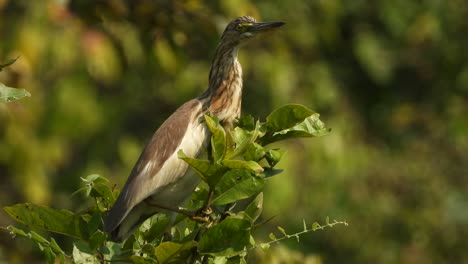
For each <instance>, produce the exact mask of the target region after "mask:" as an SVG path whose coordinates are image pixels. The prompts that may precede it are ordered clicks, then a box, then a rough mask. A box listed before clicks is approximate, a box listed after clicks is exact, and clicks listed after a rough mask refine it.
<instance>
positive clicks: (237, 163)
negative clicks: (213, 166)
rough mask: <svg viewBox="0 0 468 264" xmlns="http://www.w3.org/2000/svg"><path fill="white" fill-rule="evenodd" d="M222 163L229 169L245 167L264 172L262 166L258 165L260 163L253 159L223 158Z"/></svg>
mask: <svg viewBox="0 0 468 264" xmlns="http://www.w3.org/2000/svg"><path fill="white" fill-rule="evenodd" d="M221 164H222V165H224V166H226V167H228V168H229V169H245V170H250V171H254V172H263V168H262V166H260V165H258V163H257V162H255V161H253V160H249V161H245V160H223V161H222V162H221Z"/></svg>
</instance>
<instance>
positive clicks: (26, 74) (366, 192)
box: [0, 0, 468, 263]
mask: <svg viewBox="0 0 468 264" xmlns="http://www.w3.org/2000/svg"><path fill="white" fill-rule="evenodd" d="M241 15H252V16H254V17H256V18H257V19H258V20H281V21H286V22H287V25H286V26H285V27H283V28H281V30H278V31H277V32H275V33H274V34H270V35H268V36H265V37H264V38H263V39H257V40H255V41H253V42H252V43H250V44H249V45H247V46H245V47H244V48H243V49H242V51H241V52H240V61H241V63H242V65H243V67H244V97H243V112H244V113H249V114H252V115H253V116H255V117H260V118H264V117H265V115H266V114H268V113H269V112H271V111H272V110H273V109H274V108H276V107H278V106H280V105H282V104H285V103H301V104H304V105H306V106H308V107H310V108H312V109H314V110H315V111H317V112H319V113H320V114H321V118H322V120H323V121H324V122H325V123H326V124H327V126H329V127H331V128H332V129H333V130H332V133H331V134H330V135H328V136H325V137H322V138H318V139H311V140H298V141H289V142H288V143H287V144H285V145H282V146H281V147H283V148H285V149H287V150H288V153H287V154H286V156H285V158H284V160H283V161H282V162H281V163H280V164H279V165H278V167H280V168H284V169H285V173H284V174H282V175H279V176H278V177H274V178H273V179H271V180H270V181H269V182H268V183H267V185H268V187H267V190H266V193H265V199H266V200H265V210H264V216H265V218H268V217H270V216H274V215H276V217H275V218H274V220H273V221H271V222H270V223H269V224H268V225H267V226H266V227H264V228H263V229H262V231H260V232H259V233H258V237H264V238H265V239H267V238H266V237H267V234H268V233H269V232H271V231H273V230H275V229H276V228H275V227H276V225H281V226H283V227H284V228H285V229H286V230H287V231H289V232H293V231H295V230H300V229H301V228H302V219H305V220H306V221H307V222H308V223H312V222H313V221H320V222H322V223H323V222H324V219H325V217H326V216H329V217H330V218H331V219H337V220H346V221H347V222H348V223H349V224H350V225H349V226H348V227H344V226H337V227H335V228H332V229H327V230H325V231H318V232H314V233H312V234H307V235H306V236H304V237H301V242H300V243H297V242H296V241H295V240H290V241H288V242H285V243H282V244H281V245H279V246H275V247H273V248H272V249H271V250H270V251H269V252H267V253H261V252H259V253H258V256H257V257H256V259H254V260H252V261H253V262H257V261H258V262H260V261H263V263H468V250H467V249H468V244H467V238H468V154H467V153H468V137H467V134H468V100H467V99H468V52H467V50H466V49H467V47H468V20H467V17H468V4H467V3H466V1H464V0H450V1H438V0H421V1H407V0H394V1H373V0H355V1H345V0H312V1H299V0H289V1H279V0H276V1H251V0H241V1H239V0H227V1H219V2H216V1H210V2H209V3H205V2H203V1H200V0H186V1H168V0H167V1H151V0H138V1H130V0H128V1H125V0H107V1H105V0H100V1H93V0H79V1H67V0H42V1H29V0H0V62H5V61H7V60H8V59H12V58H16V57H17V56H20V57H19V59H18V61H17V62H16V63H15V64H14V65H12V66H11V67H9V68H7V69H5V70H3V71H2V72H0V82H2V83H4V84H6V85H8V86H11V87H21V88H26V89H27V90H28V91H30V92H31V94H32V97H29V98H26V99H24V100H20V101H17V102H14V103H9V104H3V103H0V205H1V206H2V207H3V206H6V205H11V204H14V203H20V202H26V201H30V202H34V203H38V204H44V205H50V206H54V207H56V208H66V209H70V210H76V209H79V208H81V207H80V204H82V198H81V197H79V196H71V194H72V193H73V192H74V191H75V190H76V189H78V188H79V186H80V177H84V176H86V175H88V174H91V173H99V174H101V175H103V176H105V177H108V178H110V179H111V180H112V183H115V184H117V186H119V187H121V186H122V184H123V182H124V180H125V179H126V177H127V176H128V174H129V172H130V170H131V168H132V166H133V165H134V162H135V161H136V159H137V157H138V155H139V153H140V151H141V149H142V147H143V146H144V144H145V142H146V140H148V139H149V137H150V136H151V135H152V133H153V132H154V131H155V129H156V128H157V127H158V126H159V125H160V124H161V123H162V121H163V120H164V119H165V118H166V117H167V116H168V115H169V114H170V113H172V111H174V110H175V109H176V108H177V107H178V106H179V105H181V104H182V103H183V102H185V101H187V100H188V99H190V98H192V97H195V96H197V95H199V94H201V93H202V92H203V91H204V90H205V88H206V86H207V79H208V70H209V67H210V60H211V57H212V55H213V53H214V50H215V48H216V45H217V43H218V40H219V36H220V34H221V33H222V31H223V29H224V27H225V26H226V24H227V23H228V22H229V21H230V20H231V19H233V18H235V17H238V16H241ZM9 224H12V220H11V219H9V217H8V216H7V215H6V214H5V213H4V212H3V211H1V212H0V226H4V227H5V226H7V225H9ZM59 239H62V240H61V241H62V242H63V243H67V242H66V241H63V238H60V237H59ZM41 259H42V255H41V252H40V251H39V250H38V249H37V246H35V245H34V244H30V243H28V241H26V240H25V239H15V240H12V239H11V237H10V236H9V234H8V233H7V232H5V231H3V230H2V231H1V233H0V262H4V263H25V262H26V261H28V263H31V262H33V261H35V262H39V263H40V262H42V261H41Z"/></svg>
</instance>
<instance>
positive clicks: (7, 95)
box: [0, 83, 31, 102]
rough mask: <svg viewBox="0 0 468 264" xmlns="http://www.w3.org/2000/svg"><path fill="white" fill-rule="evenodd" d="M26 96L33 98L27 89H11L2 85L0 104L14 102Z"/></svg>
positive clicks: (0, 88)
mask: <svg viewBox="0 0 468 264" xmlns="http://www.w3.org/2000/svg"><path fill="white" fill-rule="evenodd" d="M26 96H31V94H30V93H29V92H28V91H26V90H25V89H17V88H11V87H8V86H6V85H4V84H3V83H0V102H2V101H3V102H12V101H16V100H19V99H21V98H23V97H26Z"/></svg>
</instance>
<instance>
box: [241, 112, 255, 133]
mask: <svg viewBox="0 0 468 264" xmlns="http://www.w3.org/2000/svg"><path fill="white" fill-rule="evenodd" d="M236 126H237V127H240V128H243V129H246V130H254V129H255V119H254V118H253V116H251V115H245V116H241V117H240V118H239V119H238V120H237V121H236Z"/></svg>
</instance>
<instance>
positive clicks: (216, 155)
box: [205, 115, 226, 163]
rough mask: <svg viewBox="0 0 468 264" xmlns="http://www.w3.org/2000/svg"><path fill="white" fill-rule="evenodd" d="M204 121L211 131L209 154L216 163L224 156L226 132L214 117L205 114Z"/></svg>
mask: <svg viewBox="0 0 468 264" xmlns="http://www.w3.org/2000/svg"><path fill="white" fill-rule="evenodd" d="M205 122H206V125H207V126H208V129H209V130H210V131H211V148H212V152H211V154H212V155H213V160H214V162H215V163H218V162H220V161H221V160H222V159H223V158H224V154H225V152H226V132H225V131H224V128H223V126H221V125H220V124H219V121H218V120H217V119H215V118H214V117H211V116H209V115H205Z"/></svg>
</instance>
